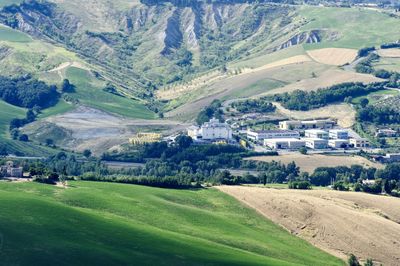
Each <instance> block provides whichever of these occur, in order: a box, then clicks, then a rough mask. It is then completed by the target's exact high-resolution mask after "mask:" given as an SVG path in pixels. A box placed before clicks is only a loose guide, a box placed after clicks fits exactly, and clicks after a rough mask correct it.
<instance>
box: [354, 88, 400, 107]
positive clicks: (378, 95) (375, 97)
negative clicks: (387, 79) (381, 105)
mask: <svg viewBox="0 0 400 266" xmlns="http://www.w3.org/2000/svg"><path fill="white" fill-rule="evenodd" d="M399 94H400V93H399V91H396V90H381V91H376V92H373V93H370V94H368V95H367V96H360V97H356V98H353V100H352V101H351V102H352V103H353V104H359V103H360V101H361V99H363V98H367V99H368V100H369V103H370V104H374V103H376V102H377V101H380V100H382V99H383V98H384V97H386V96H397V95H399Z"/></svg>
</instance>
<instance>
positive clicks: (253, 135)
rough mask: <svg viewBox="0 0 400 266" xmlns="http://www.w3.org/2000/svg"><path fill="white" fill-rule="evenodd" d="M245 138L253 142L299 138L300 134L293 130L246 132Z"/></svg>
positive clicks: (249, 130)
mask: <svg viewBox="0 0 400 266" xmlns="http://www.w3.org/2000/svg"><path fill="white" fill-rule="evenodd" d="M247 138H249V139H252V140H254V141H262V140H264V139H283V138H300V133H299V132H298V131H295V130H259V131H255V130H251V129H248V130H247Z"/></svg>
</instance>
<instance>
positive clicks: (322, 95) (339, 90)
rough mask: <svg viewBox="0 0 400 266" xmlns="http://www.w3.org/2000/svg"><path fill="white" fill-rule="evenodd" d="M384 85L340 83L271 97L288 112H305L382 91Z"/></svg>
mask: <svg viewBox="0 0 400 266" xmlns="http://www.w3.org/2000/svg"><path fill="white" fill-rule="evenodd" d="M384 86H385V83H374V84H368V85H364V84H362V83H354V82H349V83H342V84H339V85H334V86H332V87H329V88H325V89H318V90H317V91H310V92H307V91H301V90H296V91H294V92H292V93H283V94H277V95H275V96H273V99H274V100H275V101H277V102H280V103H282V105H283V106H284V107H285V108H287V109H290V110H300V111H307V110H310V109H314V108H319V107H323V106H326V105H327V104H329V103H334V102H342V101H344V100H345V99H346V98H347V97H358V96H362V95H367V94H369V93H371V92H375V91H378V90H383V89H384Z"/></svg>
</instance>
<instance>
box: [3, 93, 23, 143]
mask: <svg viewBox="0 0 400 266" xmlns="http://www.w3.org/2000/svg"><path fill="white" fill-rule="evenodd" d="M25 113H26V110H25V109H24V108H21V107H17V106H14V105H11V104H8V103H6V102H4V101H2V100H0V140H1V139H2V138H4V137H7V136H8V127H9V124H10V121H11V120H13V119H14V118H24V117H25Z"/></svg>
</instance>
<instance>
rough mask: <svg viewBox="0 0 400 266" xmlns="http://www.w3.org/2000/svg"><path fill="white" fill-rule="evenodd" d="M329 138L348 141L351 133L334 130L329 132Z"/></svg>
mask: <svg viewBox="0 0 400 266" xmlns="http://www.w3.org/2000/svg"><path fill="white" fill-rule="evenodd" d="M329 138H331V139H348V138H349V132H348V131H347V130H343V129H332V130H329Z"/></svg>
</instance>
